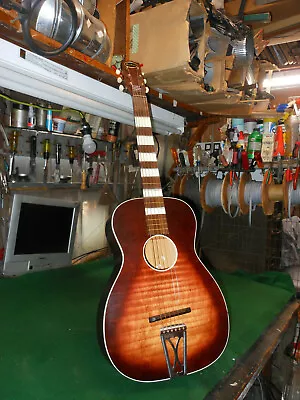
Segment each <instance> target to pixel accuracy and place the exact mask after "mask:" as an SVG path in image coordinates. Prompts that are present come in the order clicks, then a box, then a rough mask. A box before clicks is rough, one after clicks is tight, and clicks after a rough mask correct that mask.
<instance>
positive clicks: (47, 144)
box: [43, 139, 50, 183]
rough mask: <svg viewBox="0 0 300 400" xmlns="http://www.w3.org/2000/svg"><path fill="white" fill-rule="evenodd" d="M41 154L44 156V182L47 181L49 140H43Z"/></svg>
mask: <svg viewBox="0 0 300 400" xmlns="http://www.w3.org/2000/svg"><path fill="white" fill-rule="evenodd" d="M43 156H44V160H45V162H44V183H47V181H48V163H49V157H50V140H49V139H45V140H44V148H43Z"/></svg>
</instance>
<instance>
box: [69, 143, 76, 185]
mask: <svg viewBox="0 0 300 400" xmlns="http://www.w3.org/2000/svg"><path fill="white" fill-rule="evenodd" d="M74 158H75V149H74V146H69V164H70V174H71V183H73V165H74Z"/></svg>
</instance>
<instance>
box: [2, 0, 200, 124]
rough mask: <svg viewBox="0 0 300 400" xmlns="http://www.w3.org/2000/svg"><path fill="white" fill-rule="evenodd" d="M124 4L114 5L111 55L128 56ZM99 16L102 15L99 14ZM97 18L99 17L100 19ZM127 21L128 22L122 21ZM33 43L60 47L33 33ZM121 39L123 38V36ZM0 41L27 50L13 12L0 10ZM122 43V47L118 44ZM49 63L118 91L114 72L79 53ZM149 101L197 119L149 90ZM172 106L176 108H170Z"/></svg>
mask: <svg viewBox="0 0 300 400" xmlns="http://www.w3.org/2000/svg"><path fill="white" fill-rule="evenodd" d="M126 4H127V0H126V1H123V2H121V3H118V7H117V12H116V15H117V18H119V19H120V18H121V20H120V21H117V23H116V32H115V36H116V38H119V40H118V42H117V43H116V44H115V51H117V52H118V53H119V52H120V51H123V52H124V53H125V55H126V54H128V52H129V48H128V46H129V44H128V42H129V40H126V41H125V40H124V38H123V39H122V34H121V32H120V25H124V24H125V25H126V26H125V29H126V32H127V35H129V17H128V16H127V17H126V15H127V14H126V8H125V9H124V7H125V5H126ZM102 14H103V13H102ZM102 14H101V15H102ZM126 18H127V19H128V21H127V20H126ZM32 32H34V34H33V36H34V39H35V40H36V41H37V42H38V43H42V44H45V45H48V46H51V47H52V48H58V47H60V46H61V44H60V43H58V42H56V41H55V40H53V39H50V38H48V37H47V36H44V35H43V34H41V33H39V32H36V31H33V30H32ZM123 36H124V35H123ZM0 37H1V38H3V39H5V40H7V41H9V42H11V43H14V44H16V45H18V46H22V47H23V48H24V49H28V47H27V46H26V44H25V43H24V40H23V35H22V29H21V24H20V22H19V20H18V14H17V12H15V11H13V10H9V11H8V10H6V9H4V8H1V7H0ZM122 40H123V42H124V43H121V42H122ZM124 48H125V49H124ZM51 60H53V61H55V62H57V63H58V64H60V65H63V66H65V67H68V68H70V69H72V70H74V71H77V72H79V73H81V74H83V75H86V76H88V77H90V78H93V79H95V80H97V81H99V82H102V83H105V84H107V85H109V86H112V87H114V88H117V87H118V83H117V80H116V79H117V76H116V73H115V70H114V69H113V68H111V67H110V66H108V65H106V64H102V63H100V62H98V61H96V60H94V59H92V58H91V57H89V56H86V55H84V54H82V53H80V52H79V51H77V50H75V49H72V48H68V49H67V50H66V51H65V52H64V53H62V54H60V55H59V56H56V57H53V58H51ZM149 100H150V101H151V103H152V104H154V105H157V106H159V107H161V108H164V109H166V110H168V111H171V112H174V113H176V114H178V115H181V116H183V117H185V118H187V120H188V121H195V120H198V119H200V118H201V115H200V112H199V110H197V109H195V108H193V107H191V106H189V105H187V104H185V103H182V102H174V99H173V98H171V97H169V96H166V95H163V96H161V95H160V94H159V93H158V92H157V91H155V90H152V89H151V90H150V94H149ZM174 104H176V105H175V106H174Z"/></svg>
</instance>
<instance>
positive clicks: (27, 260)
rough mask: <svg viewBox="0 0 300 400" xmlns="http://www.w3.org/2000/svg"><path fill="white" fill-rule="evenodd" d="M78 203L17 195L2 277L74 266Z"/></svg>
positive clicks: (14, 201)
mask: <svg viewBox="0 0 300 400" xmlns="http://www.w3.org/2000/svg"><path fill="white" fill-rule="evenodd" d="M78 213H79V203H78V202H73V201H65V200H60V199H52V198H51V199H50V198H44V197H36V196H29V195H25V194H15V195H14V198H13V202H12V210H11V217H10V224H9V231H8V237H7V243H6V246H5V255H4V262H3V264H2V274H3V275H6V276H14V275H21V274H24V273H26V272H30V271H40V270H45V269H51V268H60V267H63V266H68V265H71V262H72V253H73V247H74V241H75V233H76V226H77V219H78Z"/></svg>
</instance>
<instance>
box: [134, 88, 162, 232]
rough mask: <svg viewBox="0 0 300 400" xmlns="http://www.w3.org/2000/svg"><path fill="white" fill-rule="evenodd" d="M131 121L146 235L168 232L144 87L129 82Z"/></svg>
mask: <svg viewBox="0 0 300 400" xmlns="http://www.w3.org/2000/svg"><path fill="white" fill-rule="evenodd" d="M131 89H132V101H133V108H134V122H135V128H136V137H137V145H138V155H139V164H140V173H141V178H142V187H143V197H144V207H145V218H146V224H147V229H148V233H149V235H156V234H166V235H167V234H168V233H169V232H168V224H167V218H166V209H165V205H164V199H163V193H162V189H161V182H160V175H159V169H158V166H157V157H156V150H155V141H154V138H153V133H152V124H151V119H150V113H149V105H148V101H147V97H146V95H145V91H144V88H142V87H141V86H139V85H138V83H137V82H134V81H131Z"/></svg>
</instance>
